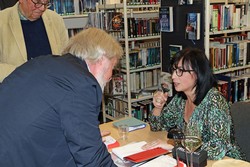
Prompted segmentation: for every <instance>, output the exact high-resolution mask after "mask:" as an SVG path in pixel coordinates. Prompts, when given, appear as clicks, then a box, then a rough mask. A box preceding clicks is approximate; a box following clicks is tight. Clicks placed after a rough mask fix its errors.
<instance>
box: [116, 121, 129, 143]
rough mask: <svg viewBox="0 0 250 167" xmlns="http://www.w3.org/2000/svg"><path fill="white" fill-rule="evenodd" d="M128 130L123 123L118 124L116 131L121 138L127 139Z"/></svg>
mask: <svg viewBox="0 0 250 167" xmlns="http://www.w3.org/2000/svg"><path fill="white" fill-rule="evenodd" d="M128 131H129V127H128V125H126V124H123V125H119V126H118V133H119V136H120V138H121V139H122V140H127V139H128Z"/></svg>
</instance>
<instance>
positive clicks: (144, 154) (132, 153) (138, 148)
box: [112, 141, 169, 163]
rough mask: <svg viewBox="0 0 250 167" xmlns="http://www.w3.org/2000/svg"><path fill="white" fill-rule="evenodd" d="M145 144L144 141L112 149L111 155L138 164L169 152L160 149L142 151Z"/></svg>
mask: <svg viewBox="0 0 250 167" xmlns="http://www.w3.org/2000/svg"><path fill="white" fill-rule="evenodd" d="M145 144H147V142H145V141H141V142H136V143H131V144H127V145H125V146H122V147H117V148H114V149H112V153H114V154H115V155H116V156H117V157H119V158H120V159H123V160H129V161H131V162H134V163H140V162H143V161H146V160H150V159H153V158H155V157H158V156H160V155H163V154H167V153H168V152H169V151H168V150H165V149H162V148H154V149H150V150H143V149H142V146H143V145H145Z"/></svg>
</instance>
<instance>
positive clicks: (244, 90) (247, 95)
mask: <svg viewBox="0 0 250 167" xmlns="http://www.w3.org/2000/svg"><path fill="white" fill-rule="evenodd" d="M229 84H230V85H229ZM229 86H230V90H229V89H228V87H229ZM218 90H219V91H220V92H221V93H222V94H223V95H224V97H225V98H227V99H229V100H230V102H232V103H235V102H238V101H246V100H249V99H250V78H237V77H233V78H232V81H231V82H230V83H228V82H226V81H219V83H218Z"/></svg>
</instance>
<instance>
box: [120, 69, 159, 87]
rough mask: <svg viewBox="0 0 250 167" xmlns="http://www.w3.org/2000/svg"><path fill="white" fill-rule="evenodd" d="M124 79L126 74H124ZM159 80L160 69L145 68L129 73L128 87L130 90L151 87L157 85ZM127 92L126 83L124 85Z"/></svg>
mask: <svg viewBox="0 0 250 167" xmlns="http://www.w3.org/2000/svg"><path fill="white" fill-rule="evenodd" d="M123 77H124V81H126V78H127V76H126V75H125V74H124V76H123ZM159 81H160V69H154V70H146V71H141V72H134V73H131V74H130V89H131V91H134V92H138V91H140V90H144V89H150V88H152V87H158V83H159ZM124 89H125V92H127V88H126V85H125V87H124Z"/></svg>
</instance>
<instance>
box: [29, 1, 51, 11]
mask: <svg viewBox="0 0 250 167" xmlns="http://www.w3.org/2000/svg"><path fill="white" fill-rule="evenodd" d="M31 2H32V3H33V4H34V5H35V7H36V8H40V7H41V6H44V7H45V8H47V9H48V8H49V7H51V5H52V4H51V3H50V2H48V3H42V2H40V1H38V2H34V0H31Z"/></svg>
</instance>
